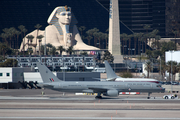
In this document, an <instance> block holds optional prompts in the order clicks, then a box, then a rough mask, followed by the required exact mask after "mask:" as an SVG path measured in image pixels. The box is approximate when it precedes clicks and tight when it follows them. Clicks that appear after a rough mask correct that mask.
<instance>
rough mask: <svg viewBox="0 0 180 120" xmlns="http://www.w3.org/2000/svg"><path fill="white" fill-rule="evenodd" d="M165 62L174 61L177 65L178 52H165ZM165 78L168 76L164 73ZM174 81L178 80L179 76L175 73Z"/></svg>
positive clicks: (179, 55)
mask: <svg viewBox="0 0 180 120" xmlns="http://www.w3.org/2000/svg"><path fill="white" fill-rule="evenodd" d="M165 61H166V62H168V61H176V62H177V63H179V62H180V51H172V52H170V51H167V52H165ZM166 76H169V73H168V72H166ZM175 80H179V74H177V73H176V75H175Z"/></svg>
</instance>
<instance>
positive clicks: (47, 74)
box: [36, 63, 61, 83]
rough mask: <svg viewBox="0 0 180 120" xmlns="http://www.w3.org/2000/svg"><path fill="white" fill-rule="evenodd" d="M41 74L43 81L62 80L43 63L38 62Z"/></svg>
mask: <svg viewBox="0 0 180 120" xmlns="http://www.w3.org/2000/svg"><path fill="white" fill-rule="evenodd" d="M36 64H37V67H38V69H39V72H40V74H41V78H42V80H43V83H51V82H60V81H61V80H59V79H58V78H57V77H56V76H55V75H54V74H53V73H52V72H51V71H50V70H49V69H48V68H47V67H46V66H45V65H44V64H43V63H36Z"/></svg>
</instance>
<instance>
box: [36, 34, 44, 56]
mask: <svg viewBox="0 0 180 120" xmlns="http://www.w3.org/2000/svg"><path fill="white" fill-rule="evenodd" d="M43 37H44V36H43V35H38V36H37V39H38V40H39V55H41V50H40V48H41V41H42V38H43Z"/></svg>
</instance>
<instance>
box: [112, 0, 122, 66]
mask: <svg viewBox="0 0 180 120" xmlns="http://www.w3.org/2000/svg"><path fill="white" fill-rule="evenodd" d="M108 43H109V44H108V50H109V52H110V53H111V54H112V55H113V56H114V63H120V62H121V63H122V62H123V57H122V55H121V47H120V46H121V44H120V26H119V6H118V0H110V12H109V42H108Z"/></svg>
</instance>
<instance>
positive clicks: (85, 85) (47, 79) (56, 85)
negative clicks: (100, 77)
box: [36, 63, 165, 98]
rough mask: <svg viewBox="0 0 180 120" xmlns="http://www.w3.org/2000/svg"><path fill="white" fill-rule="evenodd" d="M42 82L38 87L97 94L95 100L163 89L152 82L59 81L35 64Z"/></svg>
mask: <svg viewBox="0 0 180 120" xmlns="http://www.w3.org/2000/svg"><path fill="white" fill-rule="evenodd" d="M36 64H37V67H38V69H39V72H40V74H41V78H42V80H43V83H42V84H39V86H41V87H44V88H49V89H52V90H56V91H62V92H72V93H75V92H83V93H97V96H96V97H95V98H102V97H101V94H103V95H104V96H110V97H115V96H118V95H119V92H148V93H151V92H164V91H165V89H164V88H162V87H161V86H160V85H159V84H157V83H154V82H136V81H135V82H133V81H131V82H129V81H127V82H126V81H123V82H114V81H105V82H101V81H62V80H59V79H58V78H57V77H56V76H55V75H54V74H53V73H52V72H51V71H50V70H49V69H48V68H47V67H46V66H45V65H44V64H43V63H36Z"/></svg>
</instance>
